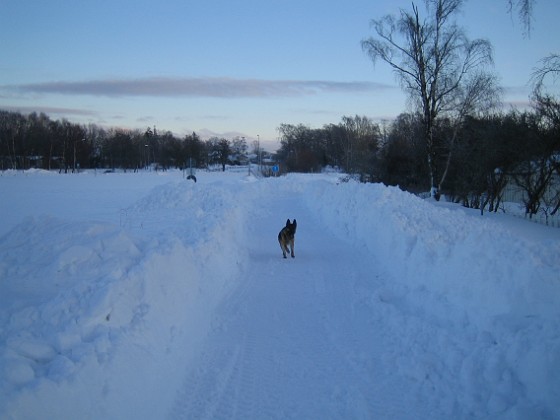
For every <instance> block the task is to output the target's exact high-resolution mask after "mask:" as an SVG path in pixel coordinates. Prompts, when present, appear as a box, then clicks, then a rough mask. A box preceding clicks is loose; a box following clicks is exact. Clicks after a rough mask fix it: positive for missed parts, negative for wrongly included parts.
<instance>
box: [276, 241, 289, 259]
mask: <svg viewBox="0 0 560 420" xmlns="http://www.w3.org/2000/svg"><path fill="white" fill-rule="evenodd" d="M278 242H279V243H280V249H281V250H282V255H283V256H284V258H286V252H287V251H288V250H287V249H286V248H285V247H284V245H283V244H282V242H281V241H278Z"/></svg>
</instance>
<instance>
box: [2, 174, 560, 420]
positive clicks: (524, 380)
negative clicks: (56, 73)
mask: <svg viewBox="0 0 560 420" xmlns="http://www.w3.org/2000/svg"><path fill="white" fill-rule="evenodd" d="M0 181H1V182H0V192H1V193H2V194H3V195H5V196H6V197H7V199H6V200H5V201H4V202H3V203H0V213H2V214H3V215H6V217H4V218H3V219H2V220H3V224H2V225H1V226H0V418H1V419H3V418H7V419H20V418H25V419H36V418H37V419H39V418H45V417H48V418H60V419H65V418H84V419H87V418H91V419H96V418H111V419H112V418H119V419H128V418H135V419H138V418H140V419H143V418H146V419H152V418H166V417H167V418H169V419H176V418H179V419H180V418H184V419H191V418H197V419H199V418H201V419H204V418H206V419H226V418H227V419H231V418H233V419H236V418H237V419H253V418H255V419H263V418H272V419H280V418H282V419H284V418H297V419H302V418H305V419H307V418H326V419H330V418H332V419H341V418H345V419H346V418H353V419H354V418H355V419H361V418H363V419H366V418H367V419H369V418H380V419H410V418H418V419H448V418H457V419H468V418H492V419H510V418H514V419H525V418H531V419H532V418H539V419H540V418H543V419H549V418H550V419H555V418H560V411H559V409H558V404H557V401H558V400H559V399H560V380H559V379H558V375H557V372H558V370H559V369H560V336H559V335H558V331H559V326H560V312H559V309H558V308H559V307H558V296H560V278H559V276H558V273H559V272H560V257H559V255H560V230H550V229H546V228H544V227H540V226H535V225H530V226H531V227H530V229H529V228H528V227H527V226H526V225H524V226H523V229H518V228H517V227H516V224H517V223H518V222H519V223H526V222H524V221H519V220H517V219H516V220H513V219H511V220H510V219H507V216H505V215H499V214H498V215H487V216H485V217H483V218H481V217H480V216H479V215H476V216H474V215H471V214H470V213H468V212H467V211H466V210H463V209H461V208H459V207H457V206H451V205H437V204H435V203H430V202H426V201H424V200H420V199H418V198H417V197H414V196H412V195H410V194H406V193H403V192H402V191H400V190H398V189H396V188H388V187H385V186H383V185H373V184H367V185H364V184H358V183H353V182H350V183H341V182H340V179H339V177H338V176H336V175H316V176H304V175H290V176H287V177H282V178H279V179H261V180H256V179H254V178H252V177H248V176H247V175H246V173H236V174H234V173H229V174H228V173H226V174H212V173H202V174H201V176H200V177H199V182H198V183H196V184H194V183H192V182H190V181H187V180H185V179H183V178H182V176H181V174H180V173H161V174H150V173H142V174H107V175H106V176H105V175H98V176H95V175H94V174H85V173H84V174H80V175H79V176H76V177H64V176H60V177H59V176H56V175H54V174H44V173H32V172H31V173H29V174H8V175H7V176H6V177H5V178H3V179H1V180H0ZM34 203H41V206H37V205H34ZM287 218H290V219H293V218H296V219H297V221H298V232H297V234H296V246H295V253H296V258H295V259H292V258H288V259H283V258H282V254H281V251H280V247H279V245H278V242H277V239H276V238H277V234H278V231H279V230H280V228H281V227H282V226H283V225H284V224H285V222H286V219H287ZM529 230H530V234H527V233H528V231H529Z"/></svg>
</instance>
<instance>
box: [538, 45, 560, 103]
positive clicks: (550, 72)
mask: <svg viewBox="0 0 560 420" xmlns="http://www.w3.org/2000/svg"><path fill="white" fill-rule="evenodd" d="M548 76H550V77H551V78H552V81H553V82H557V81H558V79H559V78H560V54H550V55H549V56H546V57H545V58H543V59H542V60H540V66H539V67H537V68H536V69H535V70H534V71H533V74H532V75H531V82H532V84H533V86H534V87H535V92H536V93H537V94H540V91H541V90H542V87H543V84H544V82H545V79H546V78H547V77H548Z"/></svg>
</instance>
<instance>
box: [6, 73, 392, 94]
mask: <svg viewBox="0 0 560 420" xmlns="http://www.w3.org/2000/svg"><path fill="white" fill-rule="evenodd" d="M3 88H4V89H6V88H7V89H9V90H16V91H18V92H20V93H34V94H61V95H94V96H109V97H131V96H147V97H210V98H274V97H293V96H306V95H316V94H320V93H356V92H372V91H381V90H386V89H395V88H396V87H395V86H390V85H387V84H382V83H375V82H364V81H361V82H360V81H356V82H336V81H316V80H308V81H301V80H261V79H233V78H225V77H222V78H219V77H215V78H214V77H210V78H164V77H153V78H143V79H132V80H125V79H114V80H90V81H83V82H69V81H59V82H45V83H30V84H22V85H12V86H3Z"/></svg>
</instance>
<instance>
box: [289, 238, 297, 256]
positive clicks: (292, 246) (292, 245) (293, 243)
mask: <svg viewBox="0 0 560 420" xmlns="http://www.w3.org/2000/svg"><path fill="white" fill-rule="evenodd" d="M294 245H295V241H294V240H293V239H292V240H291V241H290V247H291V248H292V258H295V257H296V256H295V255H294Z"/></svg>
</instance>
